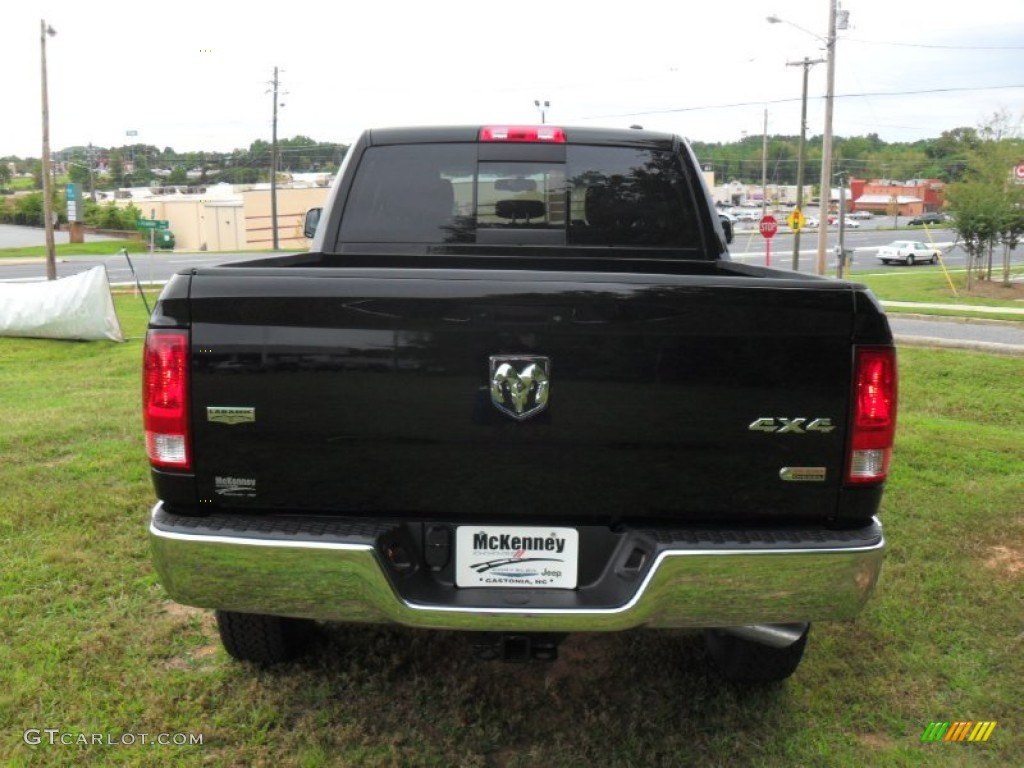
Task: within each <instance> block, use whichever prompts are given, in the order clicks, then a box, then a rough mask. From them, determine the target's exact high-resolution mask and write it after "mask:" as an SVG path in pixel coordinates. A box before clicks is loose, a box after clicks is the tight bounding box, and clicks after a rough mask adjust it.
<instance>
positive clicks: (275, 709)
mask: <svg viewBox="0 0 1024 768" xmlns="http://www.w3.org/2000/svg"><path fill="white" fill-rule="evenodd" d="M117 307H118V310H119V313H120V316H121V320H122V323H123V324H124V326H125V332H126V334H127V335H129V336H133V337H134V338H133V339H132V340H131V341H129V342H128V343H125V344H122V345H118V344H114V343H108V342H93V343H69V342H56V341H37V340H21V339H4V338H0V422H2V424H3V428H2V430H0V475H2V485H3V494H2V495H0V545H2V547H3V552H4V558H3V563H2V566H0V568H2V583H3V585H4V586H3V590H2V594H0V639H2V642H0V669H2V670H4V673H3V679H4V683H3V685H2V686H0V754H3V755H5V756H6V757H7V759H8V760H9V761H10V763H9V764H11V765H33V766H59V765H60V766H63V765H69V764H76V765H103V766H108V765H147V766H149V765H153V766H157V765H159V766H166V765H181V766H185V765H189V766H191V765H196V764H200V763H202V764H210V765H265V766H279V765H303V766H319V765H324V766H326V765H375V766H385V765H417V766H419V765H434V766H451V765H460V766H535V765H550V766H592V765H600V766H633V765H635V766H649V765H666V766H668V765H673V766H674V765H709V766H743V765H765V766H781V765H786V766H790V765H793V766H796V765H800V766H810V765H822V766H824V765H828V766H850V768H854V767H856V768H862V766H865V765H898V766H934V765H950V766H962V765H991V766H1009V765H1024V739H1022V733H1024V706H1022V699H1021V695H1020V683H1021V680H1022V679H1024V635H1022V630H1024V604H1022V594H1024V496H1022V494H1021V478H1022V477H1024V454H1022V452H1021V445H1022V444H1024V389H1022V388H1021V386H1020V382H1021V378H1022V377H1021V373H1022V369H1021V362H1020V361H1019V360H1016V359H1005V358H998V357H989V356H985V355H979V354H972V353H964V352H954V351H932V350H921V349H906V350H903V351H902V352H901V365H902V374H903V386H902V391H901V401H902V412H901V426H900V432H899V440H898V444H897V449H896V459H895V469H894V474H893V478H892V481H891V484H890V487H889V489H888V491H887V495H886V499H885V504H884V507H885V510H884V514H883V520H884V522H885V524H886V531H887V536H888V538H889V542H890V549H889V553H888V557H887V561H886V565H885V568H884V571H883V576H882V580H881V583H880V585H879V588H878V592H877V593H876V595H875V597H874V598H873V599H872V601H871V602H870V603H869V606H868V608H867V609H866V610H865V612H864V613H863V614H862V615H861V616H860V617H859V618H858V619H857V620H856V621H854V622H852V623H841V624H821V625H818V626H816V627H815V628H814V629H813V630H812V633H811V643H810V645H809V647H808V652H807V655H806V657H805V661H804V664H803V665H802V667H801V669H800V670H798V672H797V674H796V675H795V676H794V677H793V678H792V679H791V680H790V681H789V682H788V683H787V684H785V685H783V686H779V687H777V688H769V689H765V690H754V691H748V690H744V689H741V688H737V687H733V686H731V685H727V684H724V683H722V682H720V681H719V680H718V679H717V678H716V677H715V676H714V675H713V674H712V673H711V672H710V671H709V668H708V664H707V660H706V658H705V656H704V651H703V646H702V644H701V641H700V638H699V635H697V634H696V633H690V632H642V631H637V632H627V633H623V634H613V635H589V636H575V637H571V638H570V639H569V640H567V641H566V643H565V644H564V645H563V648H562V656H561V658H560V660H559V661H558V662H556V663H554V664H552V665H546V666H545V665H526V666H503V665H493V664H484V663H479V662H476V661H474V660H472V659H471V658H470V657H469V656H468V654H467V653H466V649H467V646H466V641H465V638H463V637H461V636H459V635H457V634H454V633H444V632H441V633H421V632H415V631H409V630H405V629H400V628H377V627H366V628H361V627H329V628H326V629H325V631H324V632H323V635H322V637H321V639H320V640H319V641H318V644H317V646H316V648H315V653H314V655H313V656H311V657H310V658H308V659H306V660H303V661H301V662H298V663H295V664H291V665H286V666H284V667H281V668H279V669H275V670H272V671H267V670H260V669H257V668H254V667H251V666H247V665H243V664H238V663H234V662H232V661H230V660H229V659H228V658H227V656H226V655H225V654H224V652H223V651H222V650H221V649H220V647H219V643H218V640H217V637H216V630H215V628H214V626H213V624H212V622H211V620H210V617H209V615H208V614H207V613H206V612H202V611H196V610H192V609H189V608H184V607H181V606H176V605H174V604H171V603H168V602H167V601H166V599H165V597H164V593H163V591H162V589H161V588H160V586H159V585H158V584H157V581H156V578H155V576H154V573H153V569H152V566H151V565H150V559H149V552H148V547H147V543H146V536H145V520H146V510H147V508H148V506H149V504H150V503H151V501H152V490H151V487H150V484H149V480H148V476H147V469H146V464H145V460H144V458H143V450H142V443H141V425H140V418H139V388H140V387H139V362H140V346H141V342H140V341H139V340H138V336H139V335H140V334H141V332H142V328H143V327H144V322H145V317H144V315H145V311H144V310H143V308H142V304H141V302H140V301H139V300H138V299H137V298H132V297H127V296H125V297H118V299H117ZM934 720H941V721H950V720H995V721H998V725H997V727H996V729H995V731H994V732H993V733H992V736H991V738H990V739H989V741H988V742H986V743H979V744H972V743H966V742H965V743H934V744H930V743H922V742H921V735H922V733H923V731H924V729H925V727H926V726H927V725H928V724H929V722H930V721H934ZM47 728H50V729H59V731H60V733H62V734H69V736H66V737H65V739H72V740H73V739H78V738H79V735H80V734H84V735H86V736H87V739H92V738H94V737H93V734H98V735H102V738H103V739H104V740H113V741H118V740H120V739H121V738H122V736H123V735H125V734H143V733H145V734H153V735H155V734H161V733H171V734H174V733H188V734H202V736H203V744H202V746H142V745H141V744H140V739H139V738H138V737H137V736H136V737H135V741H136V743H135V745H134V746H106V745H102V744H98V745H91V746H75V745H68V746H62V745H60V738H61V736H59V735H58V736H57V737H56V738H57V745H54V746H51V745H50V744H49V743H48V742H47V741H46V739H47V735H46V734H45V733H44V734H42V736H41V738H42V739H43V743H42V744H39V745H29V744H26V743H25V740H24V736H23V734H24V732H25V731H26V730H27V729H40V730H41V729H47ZM31 738H32V735H31V734H30V739H31ZM96 738H100V736H97V737H96Z"/></svg>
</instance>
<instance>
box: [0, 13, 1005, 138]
mask: <svg viewBox="0 0 1024 768" xmlns="http://www.w3.org/2000/svg"><path fill="white" fill-rule="evenodd" d="M829 2H830V0H724V1H721V2H711V3H708V2H686V1H685V0H672V2H669V1H668V0H631V2H628V3H614V4H612V3H607V4H601V3H598V2H595V0H549V1H548V2H546V3H524V2H517V1H515V0H511V1H509V2H500V0H499V1H497V2H486V0H472V1H471V2H466V1H464V0H435V2H423V1H422V0H420V1H419V2H413V1H412V0H408V1H401V2H400V1H397V0H371V1H370V2H330V3H328V2H320V1H319V0H307V2H303V3H296V4H294V5H292V4H290V3H275V4H260V3H254V2H251V0H249V1H247V2H235V1H234V0H230V1H229V0H219V1H217V2H214V0H206V2H194V0H174V2H162V3H161V2H150V3H115V4H106V5H104V4H99V3H92V2H83V1H82V0H75V1H74V2H69V1H68V0H37V1H36V2H34V3H18V2H13V1H12V2H5V3H4V4H3V9H2V10H0V30H2V35H3V37H2V39H3V46H2V50H3V52H4V62H5V65H6V66H5V68H4V69H5V74H4V78H3V80H4V102H3V107H2V112H0V115H2V117H0V156H7V155H17V156H20V157H28V156H31V157H38V156H39V155H40V154H41V147H42V127H41V126H42V117H41V115H42V109H41V88H40V79H41V74H40V69H41V67H40V21H41V20H42V19H45V20H46V22H47V23H48V24H49V25H50V26H52V27H53V28H54V29H55V30H56V32H57V34H56V36H54V37H48V38H47V42H46V58H47V71H48V83H49V104H50V142H51V147H52V148H53V149H54V150H59V149H61V148H64V147H68V146H74V145H84V144H89V143H92V144H94V145H98V146H105V147H110V146H121V145H124V144H129V143H136V142H139V143H144V144H149V145H154V146H157V147H159V148H160V149H163V148H164V147H172V148H173V149H174V150H176V151H178V152H187V151H197V150H208V151H223V152H227V151H231V150H233V149H236V148H239V149H244V148H248V146H249V145H250V144H251V143H252V142H253V141H254V140H256V139H260V138H262V139H265V140H268V141H269V140H270V137H271V123H272V114H273V95H272V92H271V81H272V79H273V73H274V68H275V67H279V68H280V72H279V81H280V84H281V85H280V95H279V99H278V101H279V104H283V105H284V106H281V107H280V109H279V116H278V136H279V137H281V138H286V137H292V136H295V135H299V134H301V135H305V136H309V137H311V138H313V139H316V140H318V141H330V142H343V143H350V142H352V141H354V140H355V139H356V138H357V137H358V135H359V133H360V131H361V130H363V129H364V128H369V127H381V126H397V125H423V124H425V125H442V124H480V125H482V124H532V123H538V122H540V120H541V112H540V110H539V109H538V108H537V107H536V106H535V104H534V102H535V101H540V102H544V101H547V102H549V103H550V106H549V107H548V108H547V109H546V110H545V115H544V117H545V119H546V121H547V122H549V123H553V124H556V125H563V126H573V125H582V126H593V127H620V126H623V127H626V126H630V125H642V126H643V127H645V128H650V129H655V130H663V131H670V132H673V133H678V134H680V135H682V136H685V137H687V138H689V139H690V140H693V141H703V142H721V143H729V142H735V141H739V140H740V139H742V138H743V137H744V136H749V135H757V136H760V135H761V134H762V133H763V132H764V130H765V121H766V119H767V132H768V134H769V135H774V134H781V135H789V136H796V135H798V134H799V132H800V98H801V89H802V75H801V67H800V66H787V64H788V63H790V62H798V61H801V60H802V59H803V58H804V57H805V56H806V57H809V58H811V59H815V58H824V48H825V45H824V40H825V38H826V37H827V34H828V9H829ZM840 8H841V10H842V11H845V12H848V13H849V28H848V29H846V30H842V31H840V32H839V33H838V40H837V44H836V55H835V94H836V98H835V104H834V113H835V114H834V132H835V134H836V135H837V136H844V137H851V136H866V135H868V134H877V135H878V136H879V137H880V138H881V139H882V140H884V141H886V142H912V141H917V140H921V139H932V138H937V137H939V136H940V135H941V134H942V133H943V132H944V131H947V130H952V129H954V128H959V127H973V128H978V127H981V126H984V125H988V124H992V123H993V121H994V120H995V119H996V116H997V115H1000V116H1002V117H1001V118H1000V119H1001V120H1003V121H1005V122H1006V123H1007V125H1008V126H1009V127H1010V128H1011V129H1012V130H1019V129H1020V127H1021V120H1022V117H1024V2H1020V0H972V2H970V3H966V4H959V5H956V6H952V5H946V4H930V5H929V4H925V3H910V2H899V1H898V0H845V2H841V3H840ZM769 15H774V16H777V17H779V18H781V19H782V20H783V22H782V23H778V24H770V23H768V21H767V18H766V17H768V16H769ZM825 92H826V66H825V64H818V65H815V66H813V67H812V68H811V70H810V77H809V85H808V106H807V123H808V134H807V135H808V136H809V137H810V136H816V135H821V133H822V131H823V126H824V114H825V107H824V101H825V100H824V94H825ZM129 131H136V132H137V135H136V136H129V135H128V132H129Z"/></svg>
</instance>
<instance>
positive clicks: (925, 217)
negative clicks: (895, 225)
mask: <svg viewBox="0 0 1024 768" xmlns="http://www.w3.org/2000/svg"><path fill="white" fill-rule="evenodd" d="M945 220H946V217H945V216H943V215H942V214H941V213H921V214H918V215H917V216H915V217H914V218H912V219H911V220H910V221H908V222H907V224H908V225H909V226H917V225H921V224H941V223H942V222H944V221H945Z"/></svg>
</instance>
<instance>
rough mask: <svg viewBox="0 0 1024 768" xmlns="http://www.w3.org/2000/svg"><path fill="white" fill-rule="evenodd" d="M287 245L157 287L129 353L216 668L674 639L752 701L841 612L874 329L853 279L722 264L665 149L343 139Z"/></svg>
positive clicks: (879, 424)
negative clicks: (321, 652)
mask: <svg viewBox="0 0 1024 768" xmlns="http://www.w3.org/2000/svg"><path fill="white" fill-rule="evenodd" d="M317 219H318V220H319V223H318V224H316V221H317ZM307 221H308V225H309V226H310V227H312V226H314V225H315V226H316V230H315V238H314V241H313V247H312V249H311V251H310V252H308V253H301V254H294V255H287V256H273V257H269V258H261V259H256V260H253V261H247V262H241V263H235V264H231V265H226V266H220V267H211V268H197V269H192V270H189V271H187V272H182V273H180V274H178V275H176V276H175V277H174V278H173V279H172V280H171V281H170V282H169V283H168V285H167V286H166V288H165V290H164V292H163V294H162V296H161V298H160V300H159V303H158V304H157V306H156V308H155V310H154V312H153V314H152V318H151V320H150V324H149V331H148V335H147V341H146V349H145V360H144V420H145V432H146V443H147V448H148V454H149V458H150V462H151V465H152V476H153V481H154V484H155V488H156V493H157V496H158V498H159V501H158V503H157V504H156V505H155V506H154V508H153V509H152V512H151V517H150V527H149V533H150V538H151V543H152V549H153V556H154V561H155V566H156V569H157V571H158V573H159V576H160V579H161V581H162V584H163V585H164V587H165V588H166V590H167V592H168V593H169V594H170V596H171V597H172V598H173V599H174V600H177V601H178V602H181V603H184V604H188V605H193V606H199V607H205V608H212V609H215V610H216V615H217V620H218V624H219V629H220V634H221V638H222V640H223V642H224V645H225V647H226V649H227V651H228V653H229V654H231V655H232V656H234V657H236V658H238V659H244V660H251V661H256V662H262V663H270V662H274V661H278V660H282V659H287V658H289V657H291V656H293V655H294V654H296V653H297V652H298V651H299V650H300V649H301V648H302V640H303V638H304V637H305V635H306V634H307V633H306V630H308V629H309V628H310V626H309V625H310V624H311V623H312V622H315V621H320V622H324V621H326V622H364V623H365V622H371V623H396V624H402V625H407V626H411V627H420V628H435V629H447V630H465V631H467V632H471V633H472V635H471V637H472V639H473V641H474V645H475V647H476V649H477V651H478V652H479V654H480V655H481V656H482V657H484V658H503V659H528V658H541V659H544V658H552V657H553V656H554V655H555V654H556V652H557V644H558V641H559V640H560V639H561V638H562V637H563V636H564V635H565V634H567V633H572V632H590V631H611V630H624V629H629V628H637V627H645V628H651V629H659V628H694V629H702V630H704V636H705V638H706V641H707V647H708V651H709V655H710V657H711V659H712V660H713V661H714V662H715V664H716V666H717V667H718V668H719V669H720V671H721V672H722V673H723V674H725V675H726V676H727V677H729V678H731V679H735V680H776V679H781V678H785V677H787V676H788V675H790V674H791V673H792V672H793V671H794V670H795V669H796V666H797V664H798V663H799V662H800V659H801V657H802V654H803V652H804V647H805V645H806V642H807V635H808V630H809V626H810V622H813V621H824V620H838V619H849V618H851V617H853V616H855V615H856V614H857V613H858V612H859V611H860V609H861V608H862V606H863V605H864V603H865V601H866V600H867V599H868V597H869V595H870V594H871V592H872V590H873V588H874V586H875V583H876V580H877V578H878V575H879V570H880V568H881V563H882V557H883V549H884V546H885V542H884V537H883V534H882V528H881V526H880V524H879V522H878V520H877V518H876V512H877V511H878V508H879V504H880V501H881V497H882V489H883V484H884V482H885V480H886V475H887V473H888V469H889V463H890V455H891V450H892V444H893V435H894V429H895V418H896V384H897V373H896V357H895V352H894V348H893V342H892V335H891V333H890V330H889V326H888V323H887V321H886V318H885V315H884V313H883V312H882V311H881V309H880V308H879V305H878V303H877V302H876V300H875V299H874V297H873V296H872V294H871V293H870V292H869V291H868V290H867V289H866V288H865V287H864V286H862V285H857V284H854V283H849V282H842V281H836V280H828V279H824V278H818V277H811V276H804V275H800V274H796V273H790V272H780V271H774V270H770V269H765V268H759V267H754V266H745V265H741V264H738V263H736V262H733V261H731V260H730V257H729V252H728V245H727V242H726V237H725V235H724V232H723V229H722V225H721V222H720V220H719V217H718V216H717V215H716V213H715V209H714V206H713V205H712V203H711V200H710V196H709V193H708V191H707V187H706V185H705V183H704V180H703V177H702V174H701V172H700V169H699V166H698V165H697V163H696V162H695V159H694V156H693V154H692V151H691V150H690V148H689V147H688V145H687V144H686V142H685V141H683V140H682V139H680V138H679V137H676V136H672V135H667V134H660V133H654V132H648V131H640V130H597V129H581V128H568V127H566V128H556V127H552V126H548V125H544V126H534V127H530V126H486V127H483V128H480V127H452V128H441V127H438V128H415V129H414V128H402V129H385V130H370V131H367V132H365V133H364V134H363V135H362V136H361V137H360V139H359V140H358V141H357V142H356V143H355V144H354V145H353V146H352V147H351V149H350V151H349V152H348V154H347V156H346V158H345V161H344V164H343V166H342V168H341V169H340V171H339V173H338V176H337V178H336V179H335V182H334V185H333V187H332V190H331V193H330V197H329V201H328V204H327V206H326V208H325V209H324V210H323V211H322V214H321V212H320V211H311V212H310V215H309V216H308V217H307Z"/></svg>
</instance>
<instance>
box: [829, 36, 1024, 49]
mask: <svg viewBox="0 0 1024 768" xmlns="http://www.w3.org/2000/svg"><path fill="white" fill-rule="evenodd" d="M843 42H844V43H847V42H850V43H863V44H865V45H891V46H894V47H898V48H936V49H939V50H947V51H1024V45H937V44H931V43H896V42H889V41H888V40H861V39H860V38H857V37H845V36H844V37H843Z"/></svg>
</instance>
